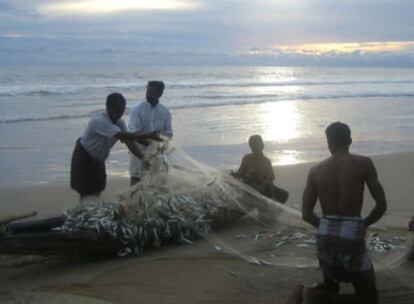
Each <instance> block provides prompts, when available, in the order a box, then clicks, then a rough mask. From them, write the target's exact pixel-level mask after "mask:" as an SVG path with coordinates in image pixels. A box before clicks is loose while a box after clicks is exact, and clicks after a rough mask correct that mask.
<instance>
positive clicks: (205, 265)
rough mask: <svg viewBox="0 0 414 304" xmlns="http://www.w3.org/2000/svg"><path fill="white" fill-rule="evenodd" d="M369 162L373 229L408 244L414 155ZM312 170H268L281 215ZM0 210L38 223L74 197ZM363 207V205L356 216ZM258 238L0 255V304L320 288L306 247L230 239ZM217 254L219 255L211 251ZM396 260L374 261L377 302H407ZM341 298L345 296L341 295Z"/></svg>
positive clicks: (250, 296)
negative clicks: (99, 252) (108, 255)
mask: <svg viewBox="0 0 414 304" xmlns="http://www.w3.org/2000/svg"><path fill="white" fill-rule="evenodd" d="M374 161H375V164H376V166H377V169H378V173H379V176H380V179H381V181H382V183H383V185H384V187H385V189H386V192H387V197H388V201H389V211H388V212H387V216H386V217H385V218H384V220H382V221H381V222H380V223H379V225H381V226H386V227H387V228H388V232H384V233H385V235H386V236H392V235H395V234H400V235H405V236H407V237H408V238H409V239H412V237H413V236H412V233H407V232H406V229H405V227H406V225H407V223H408V220H409V218H410V217H411V216H412V214H413V213H414V205H413V203H412V202H413V201H414V200H413V198H414V197H413V196H414V189H413V187H412V182H411V177H412V174H413V173H412V172H414V153H402V154H393V155H383V156H377V157H374ZM311 165H312V164H299V165H292V166H284V167H276V168H275V171H276V176H277V184H278V185H279V186H281V187H283V188H285V189H287V190H289V192H290V194H291V196H290V199H289V201H288V205H289V206H291V207H294V208H299V206H300V201H301V194H302V190H303V187H304V184H305V180H306V175H307V171H308V169H309V167H310V166H311ZM127 185H128V180H127V179H109V181H108V189H107V190H106V192H105V193H104V195H103V197H104V198H106V199H112V198H114V197H115V196H116V193H117V191H118V190H119V189H122V188H125V187H126V186H127ZM0 202H1V204H0V214H1V215H2V216H3V215H10V214H13V213H17V214H18V213H24V212H27V211H31V210H37V211H39V213H40V216H41V217H42V216H46V215H47V214H50V213H59V212H60V211H61V210H62V209H63V208H65V207H71V206H74V205H75V204H76V203H77V196H76V195H75V193H74V192H73V191H71V190H70V189H69V187H68V186H56V185H51V186H36V187H19V188H17V187H16V188H11V187H9V188H2V189H0ZM372 205H373V202H372V200H371V199H367V206H366V208H365V209H364V210H368V209H369V208H370V207H372ZM365 212H366V211H365ZM389 227H394V228H392V229H391V228H389ZM261 230H263V227H261V226H260V225H258V224H257V223H255V222H254V221H252V220H251V219H243V220H240V221H239V222H237V223H236V224H235V225H233V226H231V227H229V228H228V229H225V230H223V231H220V232H218V233H217V234H213V235H211V237H210V238H209V239H208V240H207V241H198V242H196V243H195V244H193V245H187V246H169V247H165V248H160V249H158V250H154V251H151V252H148V253H147V254H146V255H145V256H141V257H132V258H126V259H119V258H114V259H110V260H101V261H94V260H87V261H85V260H83V261H80V260H64V259H59V258H42V257H35V256H24V257H17V258H16V257H10V256H0V280H1V284H0V303H284V301H285V299H286V298H287V295H288V293H289V292H290V290H291V289H292V288H293V287H294V286H295V285H297V284H298V283H303V284H312V283H314V282H316V281H318V280H320V273H319V270H318V268H317V265H316V261H315V258H314V249H312V248H303V249H302V248H301V250H297V249H296V251H290V249H291V248H293V247H283V248H282V249H280V250H279V251H276V252H273V251H271V250H270V249H269V246H268V243H269V241H268V240H259V241H258V242H254V241H253V240H238V241H235V240H234V236H235V235H237V234H246V235H249V236H251V235H252V234H254V233H257V232H258V231H261ZM268 232H269V233H271V232H272V231H271V229H270V230H269V231H268ZM304 232H305V233H306V232H312V229H311V228H307V231H304ZM387 234H388V235H387ZM223 244H224V245H225V244H230V245H231V246H230V248H231V249H233V250H239V251H240V252H249V253H250V254H252V255H254V256H257V257H266V258H267V259H268V260H269V261H271V262H274V265H273V266H257V265H254V264H251V263H248V262H247V261H246V260H245V259H243V258H241V257H239V256H237V255H236V254H232V255H230V254H226V252H225V251H226V250H227V249H226V248H225V246H224V245H223ZM217 245H219V246H221V247H222V248H223V250H221V251H218V250H216V249H215V247H214V246H217ZM272 255H273V256H272ZM291 255H293V257H292V256H291ZM271 256H272V257H271ZM287 256H290V258H289V259H286V257H287ZM400 256H401V251H400V252H396V253H394V254H391V255H390V256H389V258H387V259H383V258H381V259H379V258H376V259H374V263H375V264H376V268H377V277H378V287H379V290H380V299H381V302H380V303H391V302H392V303H394V304H397V303H413V301H414V289H413V288H414V265H412V264H410V263H407V262H401V261H400V260H399V259H397V262H395V258H396V257H398V258H399V257H400ZM391 260H392V261H394V262H395V263H394V262H393V263H391ZM384 266H386V267H384ZM345 290H352V289H351V288H350V287H349V286H345Z"/></svg>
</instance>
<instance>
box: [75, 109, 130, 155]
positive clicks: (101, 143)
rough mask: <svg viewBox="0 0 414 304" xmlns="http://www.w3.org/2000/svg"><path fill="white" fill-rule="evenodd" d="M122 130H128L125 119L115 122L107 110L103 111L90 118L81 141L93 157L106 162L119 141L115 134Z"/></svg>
mask: <svg viewBox="0 0 414 304" xmlns="http://www.w3.org/2000/svg"><path fill="white" fill-rule="evenodd" d="M121 131H126V125H125V122H124V120H123V119H119V120H117V121H116V122H115V123H113V122H112V120H111V119H110V118H109V116H108V114H107V113H106V111H102V112H99V113H97V114H95V115H94V116H92V118H91V119H90V120H89V123H88V126H87V128H86V130H85V133H84V134H83V136H82V137H81V140H80V142H81V144H82V146H83V147H84V148H85V150H86V151H88V153H89V154H90V155H91V156H92V157H93V158H96V159H97V160H100V161H103V162H104V161H105V160H106V159H107V158H108V156H109V152H110V151H111V149H112V147H113V146H114V145H115V144H116V142H117V141H118V139H117V138H115V137H114V136H115V134H117V133H119V132H121Z"/></svg>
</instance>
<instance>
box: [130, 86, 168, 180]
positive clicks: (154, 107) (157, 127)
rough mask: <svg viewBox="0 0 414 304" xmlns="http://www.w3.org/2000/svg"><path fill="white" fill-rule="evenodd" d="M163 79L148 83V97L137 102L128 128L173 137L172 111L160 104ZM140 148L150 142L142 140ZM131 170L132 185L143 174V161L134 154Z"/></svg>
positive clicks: (137, 131)
mask: <svg viewBox="0 0 414 304" xmlns="http://www.w3.org/2000/svg"><path fill="white" fill-rule="evenodd" d="M164 87H165V85H164V83H163V82H162V81H149V82H148V84H147V91H146V94H145V95H146V96H145V97H146V99H145V100H143V101H141V102H139V103H137V104H136V105H135V106H134V107H133V108H132V109H131V113H130V115H129V124H128V130H129V131H130V132H135V133H138V134H143V133H150V132H159V134H161V135H163V136H166V137H168V138H170V139H171V138H172V136H173V131H172V126H171V114H170V111H169V110H168V109H167V108H166V107H165V106H163V105H162V104H160V103H159V102H160V97H161V96H162V94H163V92H164ZM138 142H139V148H140V149H141V150H145V149H146V147H147V146H148V142H147V141H145V140H140V141H138ZM129 172H130V175H131V186H132V185H134V184H136V183H137V182H139V181H140V179H141V175H142V161H141V160H140V159H139V158H138V157H136V156H135V155H134V154H131V155H130V162H129Z"/></svg>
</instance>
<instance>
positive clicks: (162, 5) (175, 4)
mask: <svg viewBox="0 0 414 304" xmlns="http://www.w3.org/2000/svg"><path fill="white" fill-rule="evenodd" d="M194 6H195V4H194V3H190V2H189V1H184V0H150V1H148V0H83V1H79V0H78V1H64V2H59V3H54V4H48V5H45V6H43V7H41V8H40V10H41V12H43V13H47V14H109V13H114V12H119V11H132V10H180V9H189V8H193V7H194Z"/></svg>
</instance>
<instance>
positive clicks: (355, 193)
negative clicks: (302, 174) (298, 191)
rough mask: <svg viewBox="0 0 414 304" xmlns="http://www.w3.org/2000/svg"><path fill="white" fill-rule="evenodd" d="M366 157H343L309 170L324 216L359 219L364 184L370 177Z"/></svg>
mask: <svg viewBox="0 0 414 304" xmlns="http://www.w3.org/2000/svg"><path fill="white" fill-rule="evenodd" d="M371 167H372V161H371V160H370V159H369V158H368V157H364V156H360V155H355V154H349V153H347V154H343V155H335V156H331V157H330V158H328V159H326V160H325V161H323V162H321V163H319V164H318V165H316V166H315V167H314V168H313V169H312V170H311V176H310V178H311V180H312V183H314V185H315V187H316V189H317V195H318V197H319V201H320V203H321V207H322V212H323V214H324V215H341V216H360V215H361V208H362V201H363V194H364V184H365V182H366V181H367V180H369V175H370V174H372V172H373V168H371Z"/></svg>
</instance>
